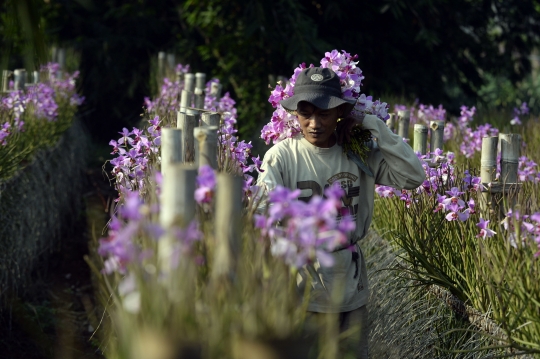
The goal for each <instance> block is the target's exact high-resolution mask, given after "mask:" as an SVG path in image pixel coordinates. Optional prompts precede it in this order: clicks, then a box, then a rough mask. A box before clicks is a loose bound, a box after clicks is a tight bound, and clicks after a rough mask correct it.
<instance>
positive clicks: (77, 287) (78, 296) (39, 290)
mask: <svg viewBox="0 0 540 359" xmlns="http://www.w3.org/2000/svg"><path fill="white" fill-rule="evenodd" d="M101 159H102V158H101V157H100V158H97V159H96V160H94V161H93V162H91V163H90V164H89V168H88V169H87V171H86V185H85V193H84V203H85V208H84V209H83V212H82V213H83V216H81V218H80V219H79V220H78V221H77V222H78V223H77V224H76V227H77V228H71V229H68V231H66V232H68V233H73V235H67V236H65V238H62V241H61V242H62V246H61V249H60V251H58V252H56V253H53V254H52V255H51V256H49V257H48V258H46V259H44V260H43V262H42V264H40V265H39V266H37V268H36V269H35V271H34V273H33V276H32V282H31V284H30V285H29V286H26V287H25V288H21V289H20V290H19V293H17V295H12V296H11V300H10V301H9V302H10V304H9V305H8V306H5V307H4V308H3V310H1V311H0V359H4V358H5V359H17V358H25V359H34V358H36V359H37V358H55V359H59V358H61V359H71V358H73V359H75V358H77V359H79V358H80V359H83V358H89V359H93V358H103V355H102V353H101V352H100V350H99V348H98V346H97V343H98V339H97V338H96V337H95V336H94V335H93V332H94V329H95V328H94V326H97V325H96V322H98V323H99V318H100V317H101V315H102V314H103V313H101V314H100V313H99V312H98V311H97V309H96V306H95V304H96V303H95V299H94V293H93V287H92V282H91V273H90V268H89V266H88V264H87V263H86V262H85V260H84V256H85V255H87V254H88V244H89V242H90V239H91V235H92V228H94V229H96V232H100V231H101V229H102V228H103V226H104V224H105V222H106V220H107V217H108V216H107V213H106V208H107V204H108V203H109V204H110V201H112V199H114V197H115V193H114V190H112V188H111V187H110V186H109V183H108V181H107V180H106V179H104V176H103V174H102V170H101V164H103V161H101V162H99V161H100V160H101ZM97 228H99V230H97ZM96 235H98V236H99V233H97V234H96ZM92 324H94V325H92Z"/></svg>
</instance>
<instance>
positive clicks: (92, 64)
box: [3, 0, 540, 140]
mask: <svg viewBox="0 0 540 359" xmlns="http://www.w3.org/2000/svg"><path fill="white" fill-rule="evenodd" d="M9 1H14V0H8V2H9ZM25 1H27V2H28V3H30V2H31V1H32V0H25ZM39 9H40V13H41V17H42V18H43V19H45V21H44V23H45V24H46V29H45V35H46V38H47V39H48V41H50V42H54V43H57V44H61V45H68V46H72V47H75V48H76V49H78V50H79V51H80V53H81V64H80V67H81V72H82V78H83V84H82V89H83V92H84V95H85V96H86V98H87V108H88V109H89V110H91V112H88V113H89V116H88V119H87V123H88V124H89V126H90V128H91V130H92V132H93V134H94V135H95V136H96V137H98V138H102V139H104V140H105V139H107V138H110V137H111V134H113V133H114V132H116V131H118V129H119V128H121V127H122V126H128V125H129V124H131V123H133V122H134V121H137V119H138V118H139V114H140V113H141V112H142V110H141V107H142V99H143V97H144V96H147V95H149V91H150V88H149V76H150V70H149V68H150V59H151V58H152V57H154V56H156V54H157V52H158V51H161V50H165V51H168V52H174V53H176V54H177V59H178V60H179V61H181V62H183V63H190V64H191V66H192V68H193V70H194V71H202V72H206V73H208V74H209V75H210V76H216V77H218V78H220V80H221V81H222V82H223V83H224V85H225V89H226V90H230V91H231V92H232V96H233V97H234V98H235V99H236V100H237V102H238V104H237V107H238V109H239V121H240V129H241V131H242V132H243V134H252V133H254V131H255V130H257V129H259V128H260V127H261V126H262V124H263V123H264V122H266V121H268V115H269V112H270V106H269V105H268V103H267V101H266V100H267V97H268V82H269V80H268V76H269V75H284V76H287V77H288V76H290V75H291V74H292V71H293V69H294V68H295V67H296V66H297V65H298V64H299V63H301V62H306V63H307V64H309V63H314V64H315V65H316V64H318V61H319V60H320V59H321V58H322V57H323V56H324V52H325V51H330V50H332V49H338V50H342V49H343V50H346V51H347V52H350V53H353V54H355V53H356V54H358V55H359V66H360V68H362V70H363V71H364V75H365V77H366V78H365V80H364V89H365V91H366V92H368V93H370V94H374V95H377V96H380V95H383V94H395V95H404V96H406V97H408V98H411V99H414V98H420V99H421V100H422V101H423V102H426V103H434V104H438V103H443V104H444V105H446V106H448V107H449V109H450V110H452V109H454V110H456V109H457V106H458V105H460V104H462V103H469V104H474V103H476V101H477V94H478V91H479V89H480V88H481V86H482V85H483V84H484V83H485V82H486V78H488V76H503V77H505V78H507V79H509V80H510V81H512V82H514V83H515V82H516V81H519V80H520V79H522V78H523V77H524V76H526V75H527V74H529V73H530V68H531V65H530V59H529V55H530V54H531V53H532V52H533V50H534V49H535V48H536V47H537V46H538V43H539V35H538V34H540V21H539V19H540V16H539V15H540V1H537V0H531V1H524V0H453V1H448V0H383V1H380V2H351V1H345V0H301V1H295V0H276V1H273V2H269V1H264V0H252V1H244V0H227V1H224V0H186V1H183V2H181V3H178V2H175V1H172V0H137V1H131V2H125V1H121V0H103V1H97V0H79V1H70V0H49V1H46V2H44V3H42V4H41V5H40V7H39ZM5 23H6V19H4V21H3V24H5Z"/></svg>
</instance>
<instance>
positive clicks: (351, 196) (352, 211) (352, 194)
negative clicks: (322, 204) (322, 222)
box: [296, 172, 360, 220]
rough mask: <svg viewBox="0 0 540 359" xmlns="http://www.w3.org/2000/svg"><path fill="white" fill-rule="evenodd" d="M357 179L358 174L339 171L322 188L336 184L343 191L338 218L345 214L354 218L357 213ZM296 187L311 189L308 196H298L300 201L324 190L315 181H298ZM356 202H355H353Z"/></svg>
mask: <svg viewBox="0 0 540 359" xmlns="http://www.w3.org/2000/svg"><path fill="white" fill-rule="evenodd" d="M357 180H358V176H356V175H354V174H352V173H350V172H340V173H337V174H335V175H333V176H331V177H330V178H329V179H328V180H327V182H328V183H327V184H325V186H324V189H326V188H328V187H330V186H331V185H336V184H338V185H339V186H340V187H341V188H342V189H343V190H344V191H345V194H344V196H342V197H341V202H342V207H341V209H340V210H339V214H338V220H339V219H341V217H343V216H346V215H351V216H352V217H353V219H354V220H356V214H357V213H358V198H357V197H359V195H360V187H359V186H355V185H354V184H355V182H356V181H357ZM296 188H298V189H300V190H311V194H310V195H309V196H303V197H299V198H298V199H299V200H301V201H305V202H309V200H310V199H311V197H313V196H323V194H324V190H323V188H321V185H319V183H317V182H316V181H298V182H296ZM355 198H356V200H355ZM354 202H356V203H354Z"/></svg>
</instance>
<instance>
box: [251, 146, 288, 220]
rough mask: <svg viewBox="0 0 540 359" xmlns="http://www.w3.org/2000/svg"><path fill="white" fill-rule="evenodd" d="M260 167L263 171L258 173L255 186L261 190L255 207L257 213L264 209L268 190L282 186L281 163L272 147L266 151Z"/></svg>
mask: <svg viewBox="0 0 540 359" xmlns="http://www.w3.org/2000/svg"><path fill="white" fill-rule="evenodd" d="M261 169H262V170H263V172H261V173H259V177H258V178H257V186H259V187H260V188H261V190H262V193H261V195H262V198H261V201H260V202H259V205H258V207H257V211H258V212H259V213H261V212H263V211H264V210H265V209H266V206H267V202H268V201H267V197H268V192H270V191H272V190H273V189H274V188H276V187H277V186H284V183H283V168H282V163H281V161H280V160H279V156H278V154H277V153H275V151H273V150H272V149H270V150H269V151H268V152H266V154H265V156H264V158H263V162H262V165H261Z"/></svg>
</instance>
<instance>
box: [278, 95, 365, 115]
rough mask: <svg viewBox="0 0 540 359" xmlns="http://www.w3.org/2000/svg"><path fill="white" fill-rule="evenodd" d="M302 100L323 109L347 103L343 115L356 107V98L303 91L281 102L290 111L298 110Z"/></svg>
mask: <svg viewBox="0 0 540 359" xmlns="http://www.w3.org/2000/svg"><path fill="white" fill-rule="evenodd" d="M300 101H306V102H309V103H311V104H312V105H314V106H316V107H318V108H320V109H323V110H328V109H331V108H334V107H338V106H340V105H345V106H344V108H345V111H344V114H343V117H345V116H347V115H348V114H349V112H351V111H352V109H353V108H354V105H355V104H356V100H355V99H351V100H346V99H342V98H340V97H336V96H329V95H320V94H311V93H303V94H297V95H294V96H292V97H289V98H287V99H285V100H282V101H280V104H281V106H283V107H284V108H285V109H286V110H288V111H296V109H297V108H298V103H299V102H300Z"/></svg>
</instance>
